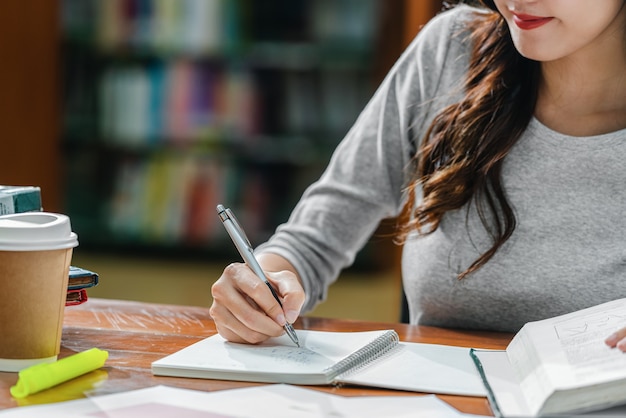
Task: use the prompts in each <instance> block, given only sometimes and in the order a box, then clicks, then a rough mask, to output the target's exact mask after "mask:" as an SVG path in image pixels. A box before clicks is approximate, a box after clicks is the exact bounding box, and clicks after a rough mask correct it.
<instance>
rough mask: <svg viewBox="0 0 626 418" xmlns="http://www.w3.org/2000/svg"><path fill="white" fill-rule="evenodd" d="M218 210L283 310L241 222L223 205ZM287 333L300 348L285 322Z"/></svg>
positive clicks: (241, 250) (252, 267)
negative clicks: (255, 255)
mask: <svg viewBox="0 0 626 418" xmlns="http://www.w3.org/2000/svg"><path fill="white" fill-rule="evenodd" d="M216 209H217V214H218V215H219V217H220V220H221V221H222V224H223V225H224V228H226V232H228V235H229V236H230V239H231V240H232V241H233V243H234V244H235V247H237V250H238V251H239V254H241V257H242V258H243V261H245V262H246V264H247V265H248V267H250V269H251V270H252V271H253V272H254V273H255V274H256V275H257V276H259V278H260V279H261V280H263V281H264V282H265V284H266V285H267V287H269V289H270V291H271V292H272V295H273V296H274V299H276V301H277V302H278V304H279V305H280V306H281V308H282V306H283V304H282V302H281V301H280V298H279V297H278V294H277V293H276V291H275V290H274V288H273V287H272V284H271V283H270V282H269V280H267V277H266V276H265V273H264V272H263V269H262V268H261V265H260V264H259V262H258V261H257V259H256V258H255V257H254V252H253V250H252V245H250V241H249V240H248V237H247V236H246V233H245V232H244V231H243V229H242V228H241V226H240V225H239V222H237V218H236V217H235V214H234V213H233V211H232V210H230V209H228V208H225V207H224V206H223V205H217V208H216ZM285 331H286V332H287V335H289V338H291V341H293V342H294V343H295V344H296V345H297V346H298V347H300V342H299V341H298V336H297V335H296V331H295V330H294V329H293V326H292V325H291V324H290V323H288V322H285Z"/></svg>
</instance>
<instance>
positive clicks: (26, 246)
mask: <svg viewBox="0 0 626 418" xmlns="http://www.w3.org/2000/svg"><path fill="white" fill-rule="evenodd" d="M77 245H78V236H77V235H76V233H74V232H72V226H71V224H70V219H69V217H67V216H66V215H61V214H58V213H49V212H26V213H14V214H10V215H2V216H0V251H46V250H60V249H67V248H73V247H76V246H77Z"/></svg>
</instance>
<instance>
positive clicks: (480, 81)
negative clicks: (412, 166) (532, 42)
mask: <svg viewBox="0 0 626 418" xmlns="http://www.w3.org/2000/svg"><path fill="white" fill-rule="evenodd" d="M481 3H482V4H483V5H484V6H486V7H488V8H489V9H491V11H489V12H488V13H476V15H475V18H474V19H473V20H472V22H471V24H470V28H469V36H470V41H471V42H472V45H473V46H472V50H471V56H470V63H469V72H468V74H467V78H466V81H465V86H464V87H465V88H464V91H465V96H464V97H463V99H462V100H461V101H460V102H458V103H455V104H452V105H450V106H448V107H446V108H445V109H444V110H443V111H441V113H439V114H438V115H437V116H436V117H435V118H434V120H433V121H432V124H431V125H430V127H429V129H428V131H427V132H426V135H425V137H424V138H423V140H422V142H421V145H420V147H419V149H418V152H417V153H416V155H415V159H416V162H417V170H416V174H415V179H414V181H413V182H412V183H411V185H410V186H409V187H408V190H407V191H408V200H407V202H406V203H405V206H404V208H403V210H402V212H401V215H400V225H399V227H400V231H399V232H400V234H399V238H400V241H405V240H406V238H407V236H408V234H409V233H411V232H413V231H417V232H419V233H420V234H430V233H432V232H434V231H435V230H436V229H437V228H438V227H439V224H440V223H441V220H442V218H443V216H444V215H445V214H446V212H449V211H453V210H457V209H461V208H464V207H466V206H467V209H466V210H469V206H470V205H469V204H470V203H474V204H475V207H476V210H477V213H478V215H479V217H480V220H481V222H482V224H483V226H484V228H485V230H486V231H487V232H488V234H489V235H490V236H491V238H492V240H493V244H492V246H491V248H489V249H488V250H487V251H486V252H484V253H483V254H482V255H480V257H478V259H476V260H475V261H474V262H473V263H472V264H471V265H470V266H469V267H468V268H467V269H466V270H465V271H464V272H462V273H461V274H460V275H459V276H458V277H459V279H462V278H464V277H466V276H467V275H468V274H470V273H472V272H474V271H476V270H477V269H479V268H480V267H481V266H483V265H484V264H485V263H486V262H487V261H489V259H491V257H493V255H494V254H495V253H496V251H497V250H498V249H499V248H500V247H501V246H502V244H503V243H504V242H505V241H506V240H507V239H508V238H509V237H510V236H511V234H512V233H513V231H514V229H515V225H516V219H515V215H514V212H513V209H512V207H511V205H510V204H509V202H508V200H507V197H506V193H505V190H504V188H503V186H502V178H501V173H502V163H503V159H504V157H505V156H506V155H507V154H508V152H509V150H510V149H511V148H512V147H513V145H514V144H515V143H516V142H517V140H518V139H519V138H520V136H521V135H522V133H523V132H524V130H525V129H526V127H527V125H528V123H529V121H530V119H531V118H532V115H533V112H534V109H535V103H536V100H537V89H538V87H537V86H538V78H539V64H538V63H537V62H536V61H531V60H529V59H527V58H524V57H523V56H521V55H520V54H519V53H518V52H517V50H516V49H515V47H514V45H513V42H512V40H511V36H510V33H509V29H508V26H507V24H506V22H505V21H504V19H503V18H502V16H501V15H500V14H499V13H498V12H497V10H496V8H495V5H494V3H493V2H492V1H486V0H485V1H481ZM419 189H421V193H422V195H423V199H422V200H421V201H420V202H417V203H416V196H417V194H418V191H419Z"/></svg>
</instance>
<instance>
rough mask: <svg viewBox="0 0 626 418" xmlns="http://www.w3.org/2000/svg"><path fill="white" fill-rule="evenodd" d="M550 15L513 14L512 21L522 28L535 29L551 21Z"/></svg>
mask: <svg viewBox="0 0 626 418" xmlns="http://www.w3.org/2000/svg"><path fill="white" fill-rule="evenodd" d="M552 19H553V18H552V17H541V16H532V15H525V14H513V22H515V24H516V25H517V27H518V28H520V29H522V30H531V29H536V28H538V27H540V26H543V25H545V24H546V23H549V22H550V21H552Z"/></svg>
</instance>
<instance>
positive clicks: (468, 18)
mask: <svg viewBox="0 0 626 418" xmlns="http://www.w3.org/2000/svg"><path fill="white" fill-rule="evenodd" d="M488 13H492V12H491V10H489V9H485V8H484V7H476V6H470V5H468V4H464V3H460V4H458V5H456V6H453V7H451V8H449V9H446V10H444V11H442V12H440V13H438V14H437V15H435V17H433V18H432V19H431V20H430V21H429V22H428V23H426V25H424V27H423V29H422V30H420V32H419V33H418V37H420V36H422V37H423V36H437V35H439V36H443V37H451V38H458V37H459V35H463V34H467V31H468V30H469V29H470V26H471V25H470V24H471V23H472V22H475V21H476V20H477V19H480V17H481V16H485V15H487V14H488Z"/></svg>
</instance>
